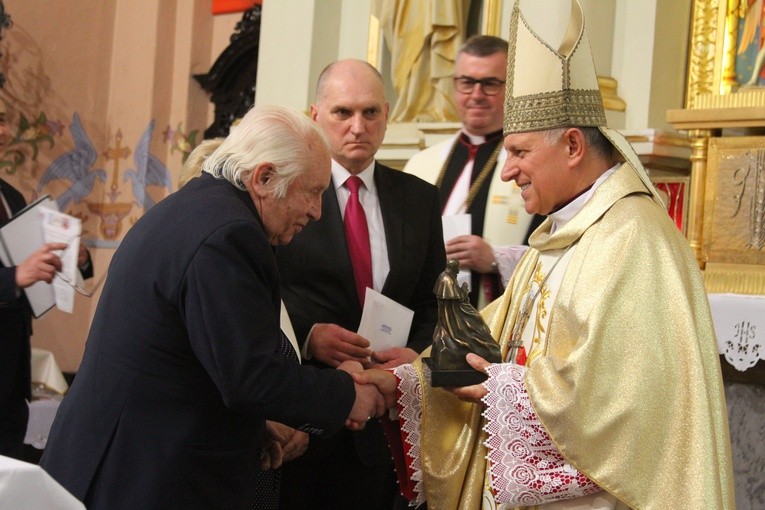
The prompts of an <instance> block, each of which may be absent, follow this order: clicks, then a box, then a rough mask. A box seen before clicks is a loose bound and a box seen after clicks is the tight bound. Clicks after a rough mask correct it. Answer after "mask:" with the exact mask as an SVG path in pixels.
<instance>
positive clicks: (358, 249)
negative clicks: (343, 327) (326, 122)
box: [345, 175, 372, 306]
mask: <svg viewBox="0 0 765 510" xmlns="http://www.w3.org/2000/svg"><path fill="white" fill-rule="evenodd" d="M361 185H362V181H361V179H360V178H359V177H356V176H355V175H352V176H351V177H349V178H348V180H346V181H345V187H346V188H348V190H349V191H350V192H351V196H350V197H348V203H347V204H346V205H345V238H346V240H347V242H348V253H349V255H350V256H351V265H352V266H353V277H354V279H355V280H356V292H357V293H358V296H359V303H361V305H362V306H363V305H364V295H365V294H366V289H367V287H370V288H371V287H372V250H371V249H370V247H369V227H368V226H367V217H366V215H365V214H364V208H363V207H361V202H359V187H361Z"/></svg>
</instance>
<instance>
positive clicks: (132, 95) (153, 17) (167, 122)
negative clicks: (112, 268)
mask: <svg viewBox="0 0 765 510" xmlns="http://www.w3.org/2000/svg"><path fill="white" fill-rule="evenodd" d="M210 5H211V4H210V1H209V0H163V1H162V2H157V1H156V0H76V1H74V2H73V1H70V0H47V1H46V2H38V1H34V2H32V1H29V0H5V1H4V6H5V10H6V12H7V13H8V14H9V15H10V16H11V20H12V22H13V26H12V27H11V28H9V29H7V30H3V31H2V41H1V42H0V51H2V54H3V55H2V58H0V70H2V72H3V73H5V75H6V77H7V82H6V84H5V87H4V88H3V89H0V100H1V101H2V103H3V105H4V106H5V109H6V111H7V118H8V124H9V126H10V127H11V129H12V132H13V133H14V134H16V133H22V132H23V133H24V135H23V136H21V137H20V138H17V139H15V141H14V140H12V141H11V144H10V146H9V147H7V148H6V149H5V151H4V153H2V152H0V159H1V160H2V161H4V162H6V163H4V164H3V166H1V167H0V173H1V174H2V177H3V179H5V180H7V181H8V182H10V183H11V184H13V185H14V186H15V187H17V188H18V189H19V190H20V191H21V192H22V193H23V194H24V196H25V198H26V199H27V201H31V200H34V199H35V198H37V197H38V196H40V195H42V194H46V193H47V194H50V195H51V196H52V197H53V198H58V197H61V196H62V195H63V193H64V192H66V191H67V190H70V189H72V187H73V186H72V183H73V179H74V180H76V179H77V178H75V177H74V176H73V175H69V174H68V175H69V178H67V177H64V178H56V179H48V178H49V177H50V174H46V172H47V171H48V170H49V169H50V168H51V164H52V163H53V162H54V161H56V159H57V158H59V157H60V156H62V155H65V154H67V153H69V152H70V151H72V150H74V149H75V148H76V147H75V141H74V135H73V133H72V132H71V129H72V126H73V124H75V121H74V115H75V114H76V115H77V116H78V117H79V120H80V123H81V125H82V131H83V133H84V137H85V139H86V142H81V143H87V144H89V145H91V146H92V150H94V151H95V154H96V156H95V161H93V162H92V163H91V164H90V165H89V166H84V167H83V168H81V169H80V173H81V175H89V174H91V173H93V172H96V171H98V170H102V171H103V174H99V175H102V176H103V180H102V179H101V178H99V177H97V176H96V177H95V178H94V179H93V181H94V182H93V185H92V188H90V190H89V191H88V192H86V193H85V194H83V195H82V196H78V197H76V199H73V200H71V201H70V202H68V203H66V204H65V206H64V207H63V210H64V211H65V212H67V213H69V214H72V215H74V216H77V217H80V218H81V219H82V220H83V237H82V240H83V242H84V243H85V244H86V245H88V246H89V248H90V251H91V254H92V256H93V260H94V265H95V278H94V279H93V280H94V281H91V282H89V283H90V284H91V285H92V284H93V283H95V280H97V279H98V278H99V277H100V276H101V275H102V274H103V273H104V272H105V271H106V270H107V267H108V264H109V261H110V260H111V257H112V255H113V253H114V250H115V248H116V247H117V246H118V244H119V241H120V239H122V237H123V236H124V235H125V232H127V230H128V229H129V228H130V226H131V225H132V224H133V223H135V221H137V219H138V218H139V217H140V216H141V215H142V214H143V212H144V209H145V207H146V206H147V204H148V202H147V201H143V200H141V197H142V194H143V197H144V198H145V199H146V198H148V200H151V201H152V202H156V201H158V200H160V199H162V198H163V197H164V196H166V195H167V194H168V193H169V192H170V191H171V190H174V189H176V187H177V186H176V180H177V175H178V173H179V171H180V168H181V165H182V157H183V153H182V152H181V151H180V150H179V149H178V145H177V144H176V145H175V146H174V145H173V140H172V139H171V140H167V139H166V138H165V135H166V134H172V132H173V131H175V130H178V129H180V131H181V132H182V133H183V134H187V135H188V134H189V133H190V132H192V131H194V130H198V131H199V132H200V133H201V132H202V131H203V130H204V129H205V128H206V127H207V125H208V124H209V123H210V122H211V121H212V107H211V105H210V103H209V101H208V99H207V94H206V93H205V92H204V91H203V90H202V89H201V88H200V87H199V85H198V84H196V82H195V81H194V80H193V79H192V78H191V75H192V74H195V73H204V72H206V71H208V70H209V68H210V66H211V65H212V63H213V62H214V60H215V58H217V56H218V55H219V54H220V52H221V51H223V49H224V48H225V47H226V46H227V45H228V43H229V38H230V36H231V34H232V33H233V31H234V26H235V24H236V23H237V22H238V21H239V20H240V19H241V13H236V14H226V15H218V16H213V15H212V14H211V12H210ZM41 114H44V117H42V118H41V117H40V115H41ZM23 119H26V122H27V123H30V124H33V125H32V126H31V127H32V128H34V129H28V128H29V126H28V125H26V124H23V122H24V120H23ZM36 121H39V122H38V123H37V124H35V122H36ZM152 121H153V131H152V132H151V133H149V130H150V125H151V123H152ZM168 128H170V131H168ZM149 134H150V136H149ZM144 135H145V136H146V137H148V150H149V154H151V155H152V156H153V157H154V158H156V161H157V163H158V165H159V167H161V168H162V170H163V171H164V172H166V175H167V178H168V179H169V181H170V183H171V185H170V186H163V185H153V186H146V187H143V188H142V187H141V186H139V187H138V188H134V187H133V181H131V180H130V179H128V180H125V176H126V172H127V171H128V170H136V169H137V168H139V165H138V163H137V162H136V160H135V159H134V155H135V154H136V150H137V149H139V148H140V140H141V138H142V137H143V136H144ZM199 139H201V134H200V135H199V136H198V138H197V142H198V141H199ZM8 150H10V151H11V152H8ZM107 154H108V156H107ZM14 155H20V157H21V158H22V159H23V161H21V162H20V163H18V164H17V163H12V162H14V161H16V159H14ZM72 171H74V170H72ZM41 180H43V181H45V180H48V182H46V183H45V185H44V186H42V187H40V186H39V183H40V181H41ZM141 188H142V189H141ZM99 295H100V292H98V293H96V295H95V296H93V297H92V298H86V297H83V296H80V295H76V301H75V307H74V313H73V314H66V313H63V312H61V311H59V310H57V309H52V310H50V311H49V312H47V313H46V314H45V315H44V316H43V317H42V318H41V319H37V320H35V321H34V324H33V328H34V335H33V337H32V343H33V346H35V347H40V348H44V349H47V350H50V351H52V352H53V353H54V355H55V356H56V360H57V361H58V363H59V365H60V367H61V368H62V369H63V370H64V371H76V370H77V367H78V366H79V363H80V360H81V357H82V352H83V349H84V344H85V339H86V336H87V332H88V328H89V325H90V321H91V319H92V316H93V314H94V312H95V307H96V304H97V302H98V297H99Z"/></svg>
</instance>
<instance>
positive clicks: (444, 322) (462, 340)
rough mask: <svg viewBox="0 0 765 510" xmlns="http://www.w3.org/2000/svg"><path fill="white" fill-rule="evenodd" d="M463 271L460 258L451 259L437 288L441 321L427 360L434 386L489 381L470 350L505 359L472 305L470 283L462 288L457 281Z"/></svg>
mask: <svg viewBox="0 0 765 510" xmlns="http://www.w3.org/2000/svg"><path fill="white" fill-rule="evenodd" d="M459 270H460V263H459V261H457V260H449V261H448V262H447V263H446V270H445V271H444V272H443V273H441V274H440V275H439V277H438V280H437V281H436V285H435V288H434V289H433V292H434V293H435V294H436V298H437V299H438V323H437V324H436V329H435V330H434V331H433V347H432V349H431V352H430V356H431V357H430V358H428V359H426V362H427V364H428V366H429V367H430V369H431V385H432V386H468V385H471V384H477V383H480V382H482V381H483V380H485V379H486V376H485V375H484V374H483V373H481V372H478V371H477V370H475V369H473V368H472V367H471V366H470V365H468V363H467V361H466V360H465V355H467V354H468V353H470V352H474V353H476V354H478V355H479V356H481V357H482V358H484V359H486V360H487V361H490V362H492V363H499V362H501V361H502V356H501V354H500V349H499V344H497V342H496V340H494V338H493V337H492V336H491V332H490V331H489V327H488V326H487V325H486V323H485V322H484V320H483V318H482V317H481V315H480V314H479V313H478V311H477V310H476V309H475V308H474V307H473V305H471V304H470V301H469V298H468V294H469V291H468V289H467V284H465V283H463V284H462V286H461V287H460V286H459V285H458V283H457V274H458V273H459Z"/></svg>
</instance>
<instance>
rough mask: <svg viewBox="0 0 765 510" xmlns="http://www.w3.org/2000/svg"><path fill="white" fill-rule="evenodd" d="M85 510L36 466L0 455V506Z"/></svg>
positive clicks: (8, 509) (16, 509) (6, 508)
mask: <svg viewBox="0 0 765 510" xmlns="http://www.w3.org/2000/svg"><path fill="white" fill-rule="evenodd" d="M42 508H44V509H46V510H85V505H83V504H82V503H81V502H80V501H79V500H77V498H75V497H74V496H72V495H71V494H70V493H69V492H67V490H66V489H64V488H63V487H62V486H61V485H59V484H58V482H56V481H55V480H54V479H53V478H51V477H50V475H48V473H46V472H45V471H43V469H42V468H41V467H40V466H36V465H34V464H29V463H27V462H22V461H20V460H15V459H11V458H9V457H3V456H2V455H0V510H40V509H42Z"/></svg>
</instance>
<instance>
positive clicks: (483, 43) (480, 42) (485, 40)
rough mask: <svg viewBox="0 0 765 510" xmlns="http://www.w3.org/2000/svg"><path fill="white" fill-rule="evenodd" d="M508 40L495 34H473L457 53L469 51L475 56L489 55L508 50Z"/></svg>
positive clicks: (468, 52)
mask: <svg viewBox="0 0 765 510" xmlns="http://www.w3.org/2000/svg"><path fill="white" fill-rule="evenodd" d="M508 47H509V45H508V44H507V41H505V40H504V39H501V38H499V37H496V36H493V35H473V36H470V37H468V39H467V41H465V43H464V44H463V45H462V46H461V47H460V49H459V51H458V52H457V54H460V53H467V54H468V55H472V56H474V57H489V56H491V55H494V54H495V53H505V54H507V52H508Z"/></svg>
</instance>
